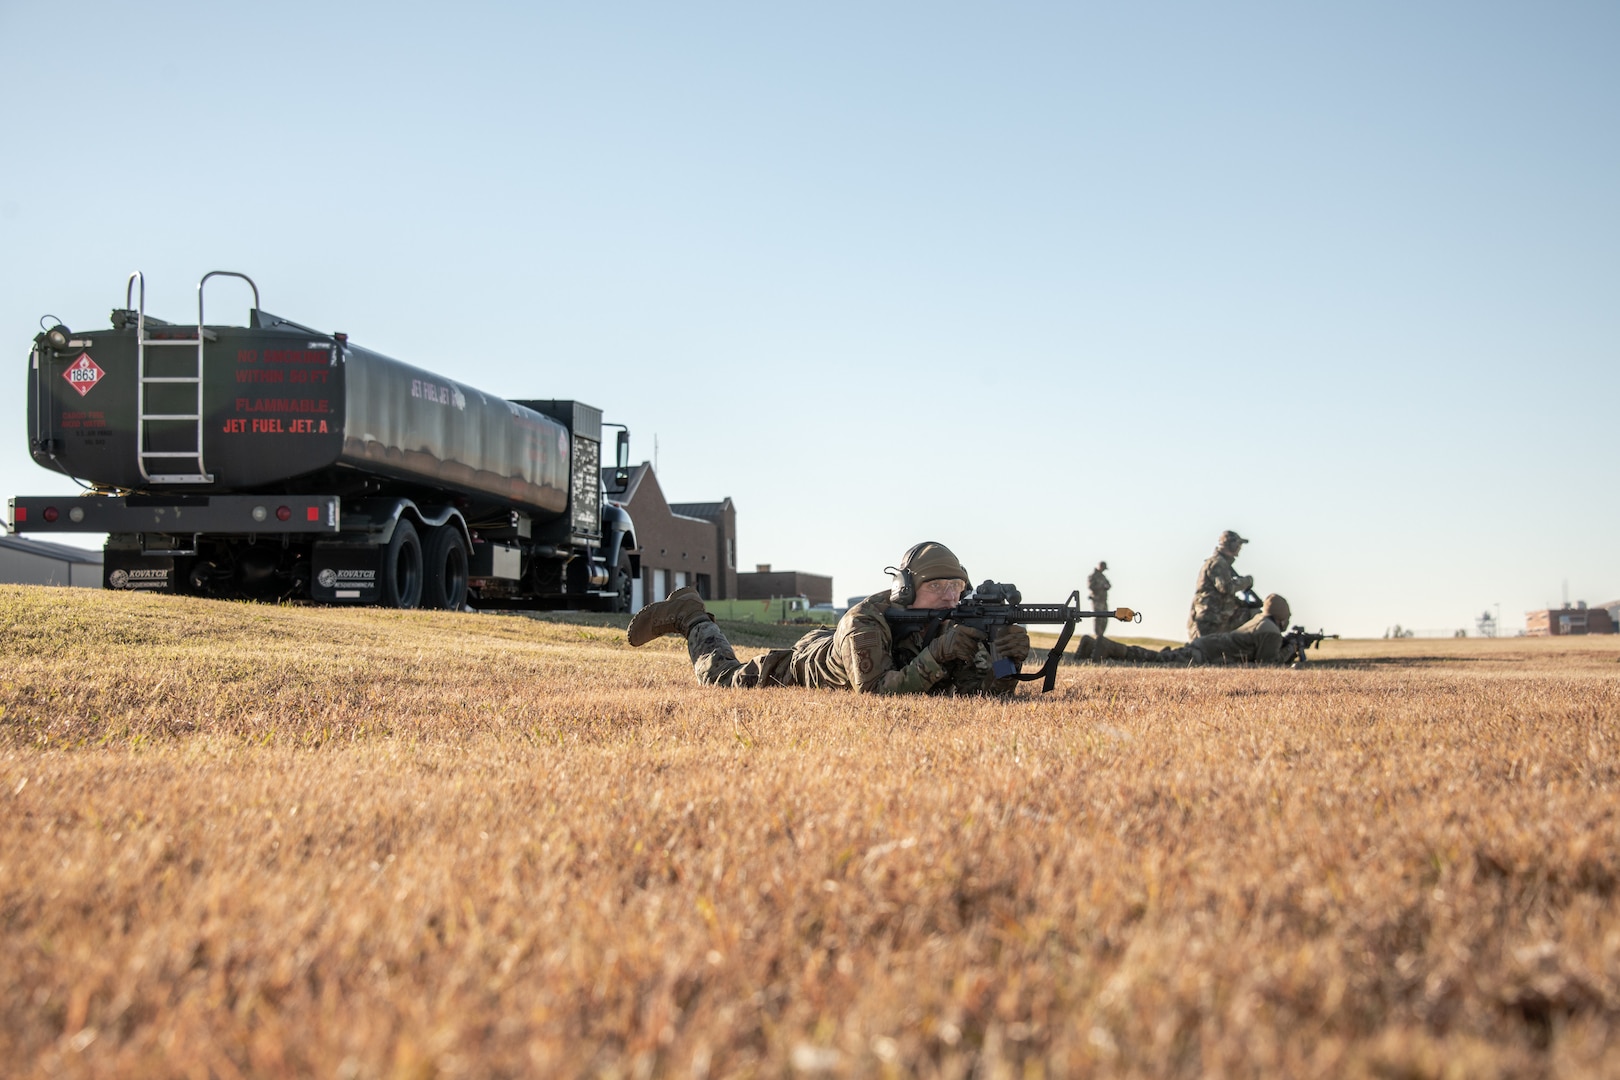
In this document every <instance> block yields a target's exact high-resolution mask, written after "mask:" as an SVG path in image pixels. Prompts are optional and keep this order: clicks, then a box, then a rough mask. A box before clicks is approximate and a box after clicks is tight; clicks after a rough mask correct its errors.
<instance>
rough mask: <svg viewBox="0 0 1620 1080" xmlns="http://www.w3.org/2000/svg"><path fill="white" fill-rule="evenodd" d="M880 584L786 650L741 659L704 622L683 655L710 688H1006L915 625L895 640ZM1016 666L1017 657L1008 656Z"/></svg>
mask: <svg viewBox="0 0 1620 1080" xmlns="http://www.w3.org/2000/svg"><path fill="white" fill-rule="evenodd" d="M889 595H890V594H889V591H888V590H885V591H883V592H880V593H874V594H873V595H871V596H869V597H867V598H866V599H865V600H862V601H861V602H860V603H859V604H856V605H855V606H854V607H852V608H850V609H849V610H848V611H846V612H845V613H844V617H843V618H841V619H839V620H838V626H837V627H836V628H835V629H828V628H827V627H818V628H817V629H815V630H812V631H810V632H809V633H808V634H806V635H804V637H802V638H800V639H799V640H798V641H797V642H795V643H794V645H793V647H792V648H791V649H772V650H771V651H770V652H768V653H765V654H764V655H763V656H756V657H755V658H754V659H752V660H750V661H748V662H747V663H743V662H741V661H739V660H738V659H737V654H736V653H735V652H733V651H732V648H731V643H730V642H729V641H727V640H726V636H725V634H724V633H722V632H721V630H720V628H719V627H718V626H716V625H715V624H714V623H713V622H711V621H704V622H700V623H698V624H697V625H695V626H693V627H692V629H691V630H690V631H689V632H688V633H687V638H686V643H687V644H686V647H687V653H688V655H689V656H691V658H692V669H693V670H694V671H695V672H696V673H697V677H698V681H699V682H703V683H706V684H709V685H711V686H735V687H755V686H807V687H811V688H826V689H835V690H854V691H855V692H856V693H866V694H938V693H949V692H952V691H956V692H958V693H977V692H987V693H996V694H1007V693H1011V692H1012V691H1013V689H1014V687H1016V686H1017V680H1016V679H1001V680H996V679H993V678H991V677H990V673H989V663H988V657H989V654H988V653H987V652H986V651H985V650H983V649H980V650H979V653H978V655H977V656H976V657H975V658H974V660H973V661H971V662H966V663H950V664H941V663H939V661H937V660H935V659H934V657H933V655H932V654H930V653H929V652H928V651H927V649H926V648H925V645H926V641H925V639H924V634H923V632H922V631H921V630H915V631H912V632H910V633H908V634H907V635H906V636H905V637H903V638H901V639H900V640H899V641H896V640H894V633H893V631H892V630H891V629H890V627H889V621H888V620H887V619H885V618H884V617H883V612H884V611H885V610H886V609H887V608H888V607H890V605H891V601H890V598H889ZM1016 660H1017V661H1018V662H1019V663H1020V664H1021V663H1022V662H1023V660H1024V657H1021V656H1020V657H1016Z"/></svg>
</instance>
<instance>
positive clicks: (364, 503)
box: [344, 498, 472, 551]
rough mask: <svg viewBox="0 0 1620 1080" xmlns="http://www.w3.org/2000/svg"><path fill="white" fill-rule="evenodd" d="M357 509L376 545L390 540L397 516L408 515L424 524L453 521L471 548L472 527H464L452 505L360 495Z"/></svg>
mask: <svg viewBox="0 0 1620 1080" xmlns="http://www.w3.org/2000/svg"><path fill="white" fill-rule="evenodd" d="M358 510H359V511H360V513H361V514H362V515H363V516H364V522H365V525H366V533H367V539H369V540H370V541H371V542H372V543H375V544H376V545H377V546H378V547H381V546H383V545H385V544H387V543H388V542H389V541H390V540H392V539H393V538H394V527H395V526H396V525H398V524H399V520H400V518H403V517H407V516H409V517H410V518H411V520H412V521H414V522H415V523H416V524H417V525H420V526H423V527H424V528H437V527H438V526H440V525H443V524H445V523H447V522H451V521H454V522H455V524H456V529H457V531H459V532H460V533H461V538H462V540H464V541H466V543H467V549H468V550H469V551H470V550H472V530H471V529H469V528H468V527H467V519H466V518H464V517H463V516H462V514H461V511H460V510H457V509H456V508H455V507H453V506H438V507H428V508H423V507H420V506H418V505H416V503H415V502H414V501H413V500H411V499H403V498H400V499H362V500H361V501H360V504H359V506H358ZM344 520H345V522H348V521H349V520H352V519H351V518H349V517H347V516H346V517H345V519H344Z"/></svg>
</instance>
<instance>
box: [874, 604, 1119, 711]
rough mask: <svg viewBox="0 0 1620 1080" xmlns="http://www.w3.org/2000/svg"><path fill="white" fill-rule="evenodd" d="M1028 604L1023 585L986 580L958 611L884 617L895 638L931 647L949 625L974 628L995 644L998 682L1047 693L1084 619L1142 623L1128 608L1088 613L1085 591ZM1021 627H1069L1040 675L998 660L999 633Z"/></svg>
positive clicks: (895, 610) (899, 611)
mask: <svg viewBox="0 0 1620 1080" xmlns="http://www.w3.org/2000/svg"><path fill="white" fill-rule="evenodd" d="M1023 600H1024V598H1023V595H1022V594H1021V593H1020V592H1019V591H1018V586H1016V585H1007V584H1003V583H1001V582H995V581H986V582H984V583H983V584H981V585H980V586H979V587H978V588H976V589H974V590H973V592H971V593H970V594H968V595H967V596H965V597H963V598H962V599H961V600H960V601H958V602H957V605H956V606H955V607H953V608H903V607H892V608H889V609H888V610H887V611H885V612H884V613H883V618H884V620H885V621H887V622H888V624H889V625H890V626H891V627H893V628H894V632H895V637H900V636H901V635H902V634H905V633H910V632H912V631H914V630H918V629H921V630H922V631H923V643H924V644H925V645H926V644H927V643H928V642H930V641H932V640H934V638H935V637H936V636H938V634H939V632H940V630H941V629H942V628H943V626H944V624H945V623H947V622H950V623H956V624H958V625H960V626H971V627H973V629H975V630H978V631H980V632H982V633H983V634H984V635H985V637H986V638H988V639H989V640H987V641H986V642H985V648H987V649H989V650H990V660H991V668H990V671H991V674H993V675H994V676H995V677H996V678H997V679H1005V678H1007V677H1009V676H1016V677H1017V678H1018V681H1020V682H1032V681H1034V680H1035V679H1044V680H1045V682H1044V683H1043V684H1042V686H1041V693H1043V694H1044V693H1047V692H1048V691H1050V690H1051V689H1052V687H1053V686H1055V685H1056V684H1057V667H1058V663H1059V661H1061V660H1062V659H1063V650H1064V647H1065V646H1067V645H1068V644H1069V638H1070V637H1072V636H1074V627H1075V624H1076V623H1078V622H1079V621H1080V620H1081V619H1093V618H1097V617H1099V616H1104V615H1106V616H1107V617H1108V618H1110V619H1117V620H1119V621H1120V622H1141V621H1142V616H1141V614H1140V613H1139V612H1135V611H1132V610H1131V609H1130V608H1125V607H1122V608H1114V609H1113V610H1112V611H1082V610H1081V608H1080V590H1079V589H1076V590H1074V591H1073V592H1071V593H1070V594H1069V598H1068V599H1067V600H1066V601H1064V602H1063V603H1061V604H1026V603H1024V602H1023ZM1016 624H1048V625H1052V624H1061V625H1062V626H1063V629H1062V630H1061V631H1060V632H1059V633H1058V640H1057V644H1056V645H1055V646H1053V647H1052V650H1051V652H1049V653H1048V654H1047V656H1046V663H1044V664H1042V665H1041V667H1040V669H1039V670H1037V671H1032V672H1030V673H1029V674H1027V675H1026V674H1024V673H1023V672H1021V671H1019V670H1018V664H1017V663H1015V662H1014V661H1013V660H1012V659H1011V658H1010V657H1005V656H1001V657H998V656H996V644H995V638H996V631H997V630H999V629H1000V628H1001V627H1003V626H1012V625H1016Z"/></svg>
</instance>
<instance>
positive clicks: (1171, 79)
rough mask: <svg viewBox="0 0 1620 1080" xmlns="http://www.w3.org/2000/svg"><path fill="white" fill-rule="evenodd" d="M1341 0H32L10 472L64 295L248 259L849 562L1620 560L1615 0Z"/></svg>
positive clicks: (772, 541) (1562, 565)
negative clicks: (1040, 0) (948, 558)
mask: <svg viewBox="0 0 1620 1080" xmlns="http://www.w3.org/2000/svg"><path fill="white" fill-rule="evenodd" d="M1323 7H1324V6H1323V5H1299V4H1284V3H1274V4H1256V3H1241V2H1240V3H1231V4H1224V5H1211V4H1202V3H1166V4H1156V5H1086V4H1020V3H1002V4H997V5H967V4H948V3H927V4H923V3H905V4H901V3H889V4H882V3H880V4H844V3H822V4H816V5H803V6H800V7H799V8H798V9H797V10H787V9H786V6H785V5H758V4H744V3H735V4H706V3H694V4H684V5H675V4H647V3H628V4H616V5H605V4H592V5H580V4H568V5H563V4H550V3H533V4H516V3H513V4H478V3H469V4H461V5H440V4H433V5H427V4H408V3H390V4H337V5H328V4H309V3H298V2H293V3H283V4H278V5H274V6H264V5H248V4H225V3H207V4H204V3H197V4H177V3H162V2H159V3H152V4H133V5H132V4H124V3H120V4H112V3H80V2H74V0H57V2H54V3H50V4H46V3H42V2H36V3H20V2H18V0H3V2H0V37H3V40H4V41H5V42H6V45H7V49H6V54H7V63H6V64H5V65H4V67H3V68H0V146H3V147H5V158H6V160H5V167H4V169H3V170H0V251H3V252H4V254H5V257H4V258H3V259H0V328H4V330H5V332H6V333H7V334H9V335H10V337H9V340H10V341H11V343H12V344H11V348H12V353H11V355H12V363H13V364H14V365H15V366H14V367H13V372H14V376H13V379H14V381H13V383H12V387H13V394H14V396H13V398H12V405H11V407H10V412H11V416H10V418H9V419H5V420H0V431H3V432H6V433H8V434H7V435H6V436H5V437H4V438H3V439H0V495H11V494H43V493H48V492H53V491H68V490H71V488H70V487H69V485H68V484H67V482H66V481H58V480H57V479H56V478H54V477H53V475H52V474H50V473H48V472H46V471H44V470H42V469H39V468H38V467H37V466H35V465H34V464H33V463H32V462H31V461H30V459H29V458H28V456H27V453H26V446H25V438H24V432H23V427H24V423H23V401H22V393H21V391H22V388H23V385H24V368H25V362H26V356H27V348H28V344H29V341H30V339H31V337H32V335H33V334H34V333H35V332H36V330H37V324H38V320H39V318H40V316H41V315H43V314H45V313H47V312H49V313H51V314H54V315H57V316H59V317H61V318H62V319H64V320H66V321H67V322H68V324H69V325H70V326H73V327H88V328H95V327H97V326H102V325H105V319H106V315H107V311H108V309H110V308H112V307H113V306H115V305H116V304H119V303H121V300H122V295H123V282H124V278H125V275H126V274H128V273H129V272H130V271H131V270H134V269H137V268H139V269H141V270H144V271H145V273H146V276H147V281H148V283H149V284H148V290H149V297H148V310H150V311H152V312H153V313H154V314H158V315H160V316H163V317H166V318H170V319H176V320H179V319H185V318H187V317H189V315H190V312H192V311H193V310H194V304H195V284H196V281H197V279H198V278H199V277H200V276H201V275H202V274H203V273H204V272H206V271H208V270H213V269H219V268H224V269H233V270H241V271H244V272H246V273H248V274H251V275H252V276H253V277H254V278H255V279H256V280H257V282H258V284H259V287H260V289H261V291H262V294H263V302H264V306H265V307H266V308H267V309H269V310H271V311H274V312H276V313H277V314H281V315H284V316H286V317H289V318H292V319H295V320H297V321H299V322H304V323H309V324H311V325H314V326H319V327H325V328H329V329H331V330H342V331H346V332H347V333H349V334H350V335H351V336H352V337H353V339H354V340H355V341H357V342H359V343H361V344H364V345H366V346H368V347H371V348H375V349H379V350H381V351H383V352H386V353H389V354H391V355H395V356H398V357H399V358H401V359H403V360H407V361H409V362H412V363H416V364H420V365H422V366H425V367H428V368H430V369H433V370H436V371H440V372H442V373H444V374H446V375H449V376H451V377H454V378H456V379H459V380H461V381H463V382H466V383H470V384H471V385H474V386H477V387H479V388H481V389H486V390H489V391H493V392H495V393H500V394H506V395H510V396H548V397H549V396H558V397H578V398H582V399H584V400H587V401H590V402H593V403H595V404H598V405H600V406H602V407H603V408H604V409H605V410H606V411H607V413H608V417H609V419H611V420H615V421H619V422H623V423H628V424H629V425H630V426H631V428H632V430H633V433H634V438H635V447H634V448H635V450H636V451H637V456H638V458H639V457H649V458H650V457H651V456H652V447H653V438H654V435H655V434H656V436H657V440H658V447H659V452H658V464H659V473H660V479H661V482H662V484H663V486H664V489H665V491H666V493H667V494H668V495H669V496H670V497H671V498H673V499H676V500H692V501H698V500H709V499H718V498H720V497H721V496H725V495H729V496H731V497H732V498H733V499H734V500H735V501H736V503H737V506H738V513H739V531H740V534H741V536H740V544H739V551H738V555H739V559H740V561H741V562H742V563H744V564H752V563H755V562H770V563H773V564H775V565H776V566H777V567H778V568H798V569H802V570H809V571H817V572H822V573H830V574H832V575H833V577H834V587H835V589H836V591H837V593H838V594H839V595H840V596H845V595H853V594H857V593H865V592H869V591H873V590H875V589H877V588H880V587H882V586H883V585H884V584H885V582H886V579H885V578H884V577H883V575H882V573H881V570H882V567H883V566H885V565H886V564H888V563H890V562H893V561H894V560H895V559H896V558H897V557H898V556H899V554H900V552H901V551H902V550H904V548H906V547H907V546H908V545H909V544H911V543H912V542H914V541H916V540H919V539H938V540H942V541H944V542H946V543H948V544H950V545H952V546H953V547H954V548H956V550H957V551H958V553H959V554H960V555H961V557H962V558H963V560H964V561H965V562H966V564H967V566H968V568H969V570H971V571H972V572H973V574H974V576H975V577H976V578H982V577H984V576H987V575H994V576H996V577H998V578H1003V579H1011V580H1013V581H1015V582H1017V583H1018V584H1019V585H1020V586H1021V587H1023V589H1024V591H1025V593H1026V595H1029V596H1031V597H1032V598H1034V597H1040V598H1057V597H1059V596H1061V595H1066V594H1067V592H1068V590H1069V589H1071V588H1073V587H1075V586H1078V585H1081V584H1082V583H1083V581H1084V578H1085V575H1086V573H1087V572H1088V571H1089V570H1090V568H1091V567H1092V565H1094V564H1095V562H1096V561H1097V560H1098V559H1099V558H1106V559H1107V560H1108V562H1109V565H1110V568H1111V569H1110V576H1111V577H1112V578H1113V580H1114V585H1115V589H1114V596H1113V599H1114V600H1115V601H1117V602H1119V603H1128V604H1133V605H1134V606H1137V607H1139V608H1141V609H1143V610H1144V611H1146V612H1147V616H1148V617H1147V620H1146V622H1145V623H1144V625H1143V627H1142V629H1143V630H1144V631H1147V632H1150V633H1155V634H1158V635H1160V636H1164V637H1178V636H1180V635H1181V633H1182V628H1183V625H1184V621H1185V618H1186V612H1187V606H1188V602H1189V599H1190V591H1191V586H1192V581H1193V577H1194V574H1195V572H1196V570H1197V567H1198V564H1199V562H1200V561H1201V560H1202V559H1203V557H1204V556H1205V555H1207V554H1208V553H1209V551H1210V549H1211V547H1212V545H1213V543H1214V541H1215V538H1216V536H1217V534H1218V533H1219V532H1220V531H1221V530H1222V529H1224V528H1234V529H1237V530H1239V531H1241V532H1242V533H1243V534H1244V535H1245V536H1248V537H1250V538H1251V539H1252V541H1253V542H1252V543H1251V544H1250V545H1249V547H1248V548H1247V549H1245V554H1244V556H1243V558H1242V559H1241V560H1240V561H1239V563H1238V566H1239V569H1240V570H1244V571H1247V572H1250V573H1253V574H1254V575H1255V576H1256V577H1257V578H1258V584H1259V585H1260V586H1261V587H1262V588H1263V589H1268V590H1276V591H1280V592H1283V593H1284V594H1286V595H1287V596H1288V597H1289V598H1290V600H1291V601H1292V602H1293V604H1294V609H1295V611H1296V613H1297V614H1298V615H1299V616H1300V618H1301V619H1302V620H1303V621H1306V622H1308V623H1309V624H1310V625H1312V626H1313V627H1314V626H1317V625H1322V626H1325V627H1327V628H1329V629H1338V630H1341V631H1343V632H1346V633H1350V634H1358V635H1377V634H1381V633H1382V632H1383V631H1384V629H1385V628H1386V627H1387V626H1389V625H1390V624H1393V623H1397V622H1398V623H1402V624H1404V625H1407V626H1414V627H1419V628H1424V629H1431V628H1435V629H1437V628H1442V627H1460V626H1465V625H1466V626H1468V627H1469V629H1470V631H1472V619H1473V617H1474V616H1476V615H1478V614H1479V613H1480V612H1481V611H1482V610H1484V609H1485V608H1486V607H1487V606H1490V605H1494V604H1497V603H1500V605H1501V610H1502V614H1503V616H1504V622H1505V623H1506V624H1507V625H1508V626H1509V627H1513V626H1518V625H1522V613H1523V612H1524V611H1525V610H1526V609H1529V608H1533V607H1537V606H1541V605H1543V604H1545V603H1546V602H1548V601H1553V602H1556V601H1557V600H1558V599H1559V598H1560V594H1561V590H1562V588H1563V583H1564V582H1565V581H1566V580H1567V582H1568V588H1569V595H1570V597H1571V599H1577V598H1584V599H1587V600H1589V601H1594V602H1595V601H1602V600H1610V599H1615V598H1620V556H1617V538H1620V500H1617V499H1616V498H1615V486H1616V485H1615V480H1614V475H1615V472H1616V462H1617V460H1620V409H1617V405H1620V363H1617V359H1620V196H1617V194H1616V193H1617V192H1620V64H1617V63H1616V56H1617V55H1620V5H1615V4H1613V3H1604V2H1592V3H1558V2H1547V3H1539V4H1505V3H1491V2H1484V3H1481V2H1469V3H1461V2H1449V3H1416V4H1414V3H1383V2H1372V3H1358V4H1353V5H1352V4H1345V5H1339V6H1338V8H1339V10H1337V11H1329V10H1323ZM233 289H234V290H235V291H233ZM211 290H212V286H211ZM210 299H211V308H210V310H211V311H212V312H216V313H217V316H216V315H211V316H210V319H211V321H239V320H240V319H241V318H242V317H243V315H244V314H245V309H246V306H247V296H246V293H245V289H242V288H239V287H236V286H233V285H232V284H230V283H228V282H227V283H225V284H224V285H222V286H221V287H220V289H219V291H218V292H217V293H214V292H212V291H211V292H210ZM86 542H87V543H89V542H91V540H90V538H86Z"/></svg>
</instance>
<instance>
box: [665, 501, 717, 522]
mask: <svg viewBox="0 0 1620 1080" xmlns="http://www.w3.org/2000/svg"><path fill="white" fill-rule="evenodd" d="M730 501H731V499H730V498H725V499H721V500H720V501H719V502H700V503H670V504H669V510H670V513H672V514H679V515H681V517H689V518H702V519H703V520H705V521H714V520H716V519H717V518H719V517H720V515H721V514H723V513H725V510H726V504H727V503H729V502H730Z"/></svg>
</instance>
